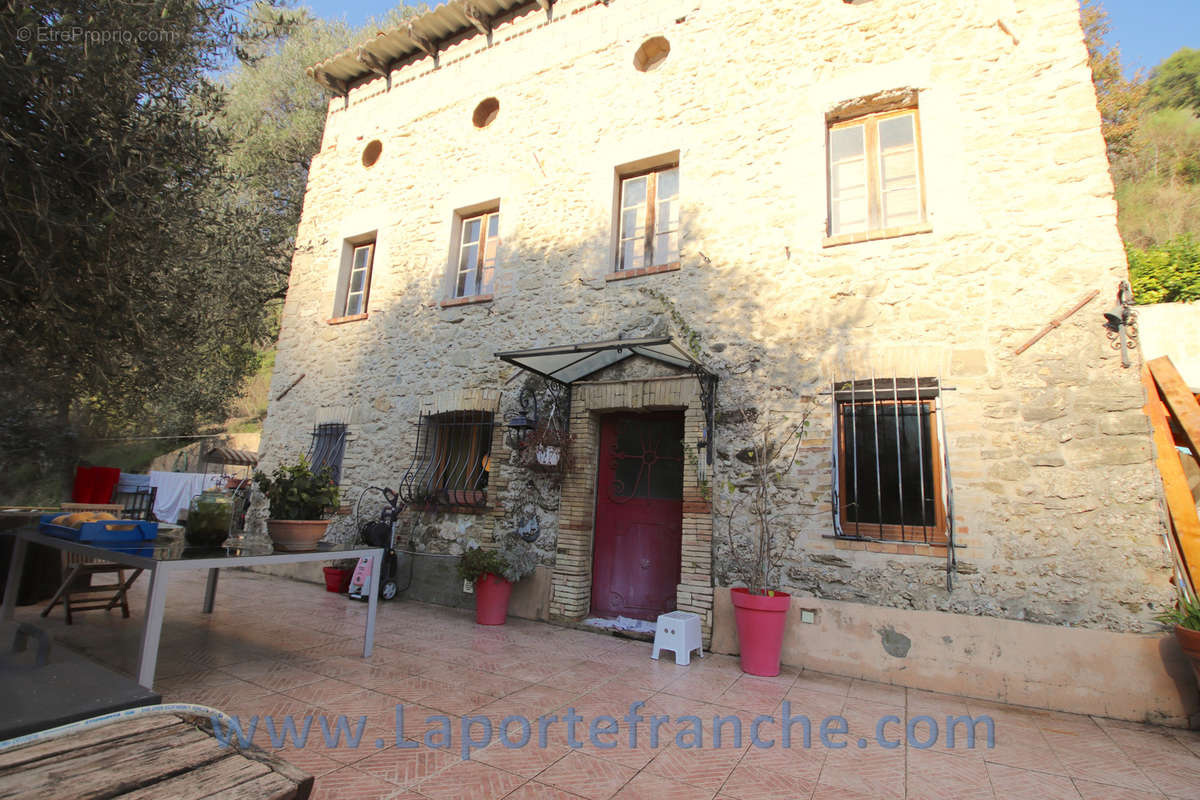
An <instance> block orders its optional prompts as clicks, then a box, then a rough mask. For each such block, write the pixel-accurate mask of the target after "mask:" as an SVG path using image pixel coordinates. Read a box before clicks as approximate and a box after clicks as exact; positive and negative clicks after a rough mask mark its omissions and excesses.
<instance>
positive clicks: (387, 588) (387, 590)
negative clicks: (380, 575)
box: [379, 581, 398, 600]
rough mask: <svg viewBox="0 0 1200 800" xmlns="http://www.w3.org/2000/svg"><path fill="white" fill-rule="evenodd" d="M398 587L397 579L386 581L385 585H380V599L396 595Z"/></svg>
mask: <svg viewBox="0 0 1200 800" xmlns="http://www.w3.org/2000/svg"><path fill="white" fill-rule="evenodd" d="M397 588H398V587H397V586H396V582H395V581H384V582H383V585H381V586H380V587H379V599H380V600H391V599H392V598H394V597H395V596H396V590H397Z"/></svg>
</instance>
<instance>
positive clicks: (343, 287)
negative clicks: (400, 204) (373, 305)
mask: <svg viewBox="0 0 1200 800" xmlns="http://www.w3.org/2000/svg"><path fill="white" fill-rule="evenodd" d="M364 248H366V249H367V250H368V254H367V264H366V267H365V269H364V270H362V271H363V273H364V274H363V284H362V290H361V291H360V292H351V291H350V287H351V286H352V284H353V281H354V275H355V272H356V270H355V257H356V255H357V254H358V252H359V251H361V250H363V249H364ZM378 252H379V232H378V231H377V230H375V231H370V232H369V233H363V234H359V235H357V236H347V237H346V238H344V239H342V249H341V255H340V257H339V261H338V273H337V282H336V283H335V284H334V292H333V316H332V317H330V318H329V319H328V320H327V322H328V323H329V324H331V325H337V324H341V323H343V322H354V321H357V320H364V319H367V317H368V315H369V308H370V302H371V281H372V280H373V279H374V277H375V256H376V255H377V254H378ZM360 295H361V297H362V306H361V308H360V309H359V310H358V311H355V312H354V313H349V312H350V302H351V299H352V298H354V297H358V296H360Z"/></svg>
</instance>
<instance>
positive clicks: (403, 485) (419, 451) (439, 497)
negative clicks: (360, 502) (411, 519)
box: [398, 409, 496, 513]
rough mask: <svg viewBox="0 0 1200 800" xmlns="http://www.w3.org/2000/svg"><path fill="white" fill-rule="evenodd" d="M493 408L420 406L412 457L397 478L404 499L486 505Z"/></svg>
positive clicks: (469, 507) (431, 504)
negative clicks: (430, 408)
mask: <svg viewBox="0 0 1200 800" xmlns="http://www.w3.org/2000/svg"><path fill="white" fill-rule="evenodd" d="M495 437H496V412H494V411H486V410H480V409H470V410H468V409H462V410H453V411H439V412H434V413H426V412H422V413H421V415H420V418H419V419H418V421H417V436H416V441H415V443H414V448H413V458H412V462H411V463H410V464H409V467H408V469H407V470H406V471H405V473H404V476H403V478H401V481H400V488H399V490H398V491H399V493H400V496H401V498H402V499H403V500H404V502H406V503H415V504H418V505H420V506H421V507H423V508H429V509H438V508H441V509H445V510H455V511H461V512H464V513H474V512H476V511H479V512H482V511H485V510H487V509H488V508H490V502H489V501H490V499H491V495H489V487H490V486H491V484H492V467H493V461H492V458H493V451H494V449H495V445H496V439H495Z"/></svg>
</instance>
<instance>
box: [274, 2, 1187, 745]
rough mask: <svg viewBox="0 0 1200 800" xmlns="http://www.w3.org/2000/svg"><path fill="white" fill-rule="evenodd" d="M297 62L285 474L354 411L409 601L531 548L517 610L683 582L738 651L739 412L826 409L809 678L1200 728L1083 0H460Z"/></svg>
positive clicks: (282, 369) (791, 650)
mask: <svg viewBox="0 0 1200 800" xmlns="http://www.w3.org/2000/svg"><path fill="white" fill-rule="evenodd" d="M310 74H311V75H312V76H313V77H314V79H316V80H318V81H319V82H320V83H322V84H323V85H325V86H326V87H328V88H330V89H331V92H332V94H333V95H334V96H333V97H332V98H331V101H330V106H329V115H328V118H327V121H326V127H325V134H324V140H323V143H322V146H321V150H320V152H319V153H318V154H317V155H316V157H315V158H314V159H313V162H312V167H311V172H310V177H309V185H308V191H307V195H306V199H305V206H304V212H303V216H302V219H301V223H300V227H299V231H298V235H297V250H296V255H295V259H294V262H293V268H292V275H291V283H290V286H289V291H288V295H287V300H286V303H285V306H284V313H283V321H282V329H281V334H280V338H279V345H278V356H277V366H276V370H275V374H274V376H273V379H272V391H271V402H270V406H269V410H268V416H267V420H266V423H265V426H264V436H263V448H262V462H263V464H264V466H267V467H270V466H271V465H273V464H275V463H279V462H280V461H283V460H287V459H292V458H294V457H295V456H297V455H300V454H303V453H304V452H305V451H306V450H307V449H308V448H309V446H310V441H311V435H312V431H313V426H314V425H315V424H317V423H321V422H329V421H335V422H341V423H344V424H346V425H347V426H348V428H347V430H348V433H349V438H348V442H347V444H346V447H345V451H344V456H343V458H342V483H343V486H344V487H345V488H346V491H347V495H346V496H347V497H348V498H349V499H350V500H351V501H353V500H354V499H356V498H357V497H358V495H359V493H360V490H363V489H365V488H366V487H382V486H387V487H393V488H394V487H397V486H401V487H407V489H408V492H407V499H408V500H409V501H410V505H409V509H408V511H407V512H406V518H405V520H406V521H405V522H403V523H402V525H401V528H402V533H403V536H404V540H405V543H406V545H407V547H408V548H409V549H410V550H411V552H412V554H413V555H412V556H411V559H412V574H413V582H412V585H411V586H410V588H409V592H408V596H410V597H414V598H416V599H432V600H435V601H438V602H446V603H452V604H463V605H467V604H469V603H470V602H471V599H472V598H471V597H470V595H467V594H464V592H463V587H462V586H461V585H459V584H458V583H457V581H456V580H455V579H454V577H453V565H454V556H456V555H457V554H458V553H460V552H461V549H462V547H464V546H465V545H466V544H467V543H468V542H471V541H475V542H479V543H482V544H483V545H485V546H493V545H497V546H508V544H510V543H512V542H516V541H517V540H518V539H520V540H521V541H525V540H527V539H532V544H531V545H529V546H530V547H532V548H533V550H534V554H535V556H536V558H537V560H538V563H539V566H538V569H537V572H536V573H535V575H534V576H532V577H531V578H530V579H528V580H526V581H524V582H522V584H521V585H520V586H519V588H518V593H517V598H516V609H517V611H518V613H521V614H523V615H528V616H533V617H538V618H544V619H551V620H563V621H580V620H583V619H585V618H587V617H588V616H589V615H590V614H593V613H598V614H599V615H600V616H605V615H612V613H613V612H620V611H621V610H622V609H623V608H626V609H628V610H629V611H630V613H631V615H633V616H638V615H639V612H642V613H641V615H642V616H646V615H647V614H646V613H644V612H646V610H647V609H650V610H653V606H654V604H655V603H658V607H660V608H661V607H665V606H668V605H671V606H673V607H678V608H680V609H685V610H692V611H695V612H697V613H698V614H700V616H701V618H702V619H703V621H704V630H705V636H706V639H708V640H710V641H711V642H712V645H713V647H714V648H716V649H718V650H720V649H725V650H731V649H733V648H735V647H736V638H735V637H734V636H733V634H732V622H731V616H730V611H729V601H728V587H729V586H730V585H734V584H737V583H738V582H740V581H745V580H747V579H748V578H749V575H748V574H747V573H746V570H745V569H744V567H743V562H744V559H742V558H741V557H740V556H741V555H742V554H744V551H745V550H747V549H748V548H750V547H751V542H750V540H749V537H748V535H747V534H748V532H749V531H751V530H752V529H753V527H752V525H751V522H752V520H751V518H750V516H749V515H748V513H747V504H746V502H745V500H746V498H747V496H748V493H749V492H750V489H751V488H752V483H753V482H752V480H751V472H752V470H753V460H754V449H753V442H754V435H755V431H756V430H758V429H759V428H760V427H761V426H763V425H767V426H769V427H770V428H771V431H770V437H776V438H775V439H773V441H776V440H778V439H780V438H781V437H782V436H783V435H784V434H785V433H786V431H787V430H788V426H789V425H793V426H794V425H797V424H799V423H800V421H801V420H803V421H804V428H803V437H802V439H801V440H800V441H799V446H798V449H796V450H795V451H794V453H795V464H794V466H792V468H791V469H790V470H789V471H788V472H787V473H786V474H785V475H783V476H782V477H780V478H779V480H778V481H776V484H775V486H774V488H773V490H772V491H773V495H772V508H773V509H774V511H775V512H776V513H775V516H774V519H773V530H774V536H773V538H772V548H771V561H772V575H771V580H772V582H773V583H774V584H776V585H778V586H779V587H780V588H783V589H785V590H787V591H789V592H791V593H793V597H794V599H793V613H792V614H791V617H790V620H789V634H788V635H789V639H788V643H787V645H786V648H785V661H788V662H789V663H793V664H796V665H800V666H809V667H813V668H818V669H828V670H831V671H835V672H839V673H842V674H853V675H856V676H862V677H871V678H874V679H883V680H892V681H895V682H898V683H905V684H907V685H914V686H920V687H922V688H929V689H935V690H939V691H959V692H962V693H965V694H970V695H973V696H979V697H994V698H998V699H1003V700H1007V701H1009V702H1027V703H1029V704H1031V705H1037V706H1042V707H1050V708H1061V709H1070V710H1084V711H1090V712H1097V713H1108V714H1110V715H1113V716H1122V717H1127V718H1150V719H1155V720H1160V721H1168V722H1180V721H1183V720H1185V719H1186V717H1187V715H1188V714H1189V713H1191V712H1193V711H1194V709H1195V703H1196V698H1195V696H1194V690H1189V689H1188V688H1187V686H1186V682H1185V681H1182V680H1180V679H1179V676H1180V675H1186V673H1185V672H1182V671H1181V670H1182V669H1184V668H1183V667H1182V665H1181V663H1179V661H1178V654H1177V653H1174V652H1173V651H1170V648H1169V647H1168V646H1163V647H1162V648H1160V644H1161V642H1162V637H1161V635H1160V634H1155V633H1153V632H1154V631H1156V630H1157V625H1156V623H1154V622H1153V615H1154V614H1155V613H1156V612H1157V611H1159V610H1161V609H1162V608H1164V607H1165V606H1166V605H1168V604H1169V603H1170V602H1171V601H1172V592H1171V589H1170V586H1169V585H1168V578H1169V576H1170V562H1169V557H1168V555H1167V553H1166V551H1165V548H1164V544H1163V532H1164V518H1163V515H1162V512H1161V510H1160V503H1159V488H1158V482H1157V478H1156V475H1155V472H1154V467H1153V463H1152V458H1153V454H1152V447H1151V439H1150V436H1149V428H1148V424H1147V422H1146V419H1145V417H1144V416H1143V414H1142V412H1141V407H1142V404H1143V390H1142V386H1141V383H1140V381H1139V375H1138V369H1137V365H1136V364H1135V365H1134V366H1133V367H1132V368H1123V367H1122V365H1121V361H1120V356H1119V354H1117V353H1116V352H1115V351H1114V350H1113V348H1112V346H1111V342H1110V341H1109V339H1108V337H1107V334H1106V332H1105V330H1104V329H1103V327H1102V325H1101V322H1102V317H1101V314H1100V312H1101V311H1102V310H1105V309H1106V308H1107V306H1108V305H1109V304H1110V303H1111V298H1112V297H1113V296H1114V294H1115V292H1116V288H1117V284H1118V282H1119V281H1120V280H1122V279H1124V278H1125V277H1126V265H1125V260H1124V253H1123V249H1122V246H1121V241H1120V239H1119V236H1118V233H1117V227H1116V206H1115V203H1114V200H1113V189H1112V184H1111V181H1110V179H1109V176H1108V171H1107V162H1106V160H1105V151H1104V143H1103V140H1102V138H1101V136H1100V128H1099V115H1098V112H1097V108H1096V98H1095V94H1094V90H1093V88H1092V85H1091V81H1090V74H1089V71H1088V67H1087V56H1086V51H1085V48H1084V44H1083V37H1082V32H1081V30H1080V24H1079V16H1078V7H1077V3H1076V1H1075V0H986V1H981V2H976V3H968V4H962V3H951V2H948V0H917V1H915V2H913V1H910V2H899V0H868V1H867V2H863V1H862V0H859V1H858V2H848V1H843V0H803V1H802V2H781V1H780V0H762V2H760V3H756V4H753V6H745V5H741V6H739V5H736V4H726V3H715V2H711V0H609V1H608V2H605V1H604V0H558V1H557V2H553V3H549V2H524V3H522V2H517V0H476V1H475V2H471V3H467V2H461V1H460V0H453V2H451V3H449V4H445V5H442V6H439V7H438V8H436V9H434V10H433V11H432V12H430V13H428V14H426V15H424V16H423V17H421V18H419V19H417V21H416V22H415V23H414V24H413V25H412V27H411V28H407V29H398V30H393V31H390V32H386V33H385V34H381V35H380V36H379V37H378V38H377V39H376V40H374V41H372V42H368V43H366V44H364V45H363V46H362V47H360V48H355V49H352V50H350V51H347V52H346V53H342V54H338V55H334V56H332V57H331V58H329V59H328V60H326V61H324V62H322V63H321V64H318V65H315V66H314V67H313V68H312V69H311V70H310ZM1097 289H1098V290H1100V292H1101V294H1100V298H1099V299H1098V300H1096V301H1094V302H1092V303H1091V304H1090V305H1088V306H1086V307H1085V308H1084V309H1083V310H1082V311H1081V312H1080V313H1078V314H1075V315H1074V316H1072V317H1070V318H1069V319H1068V320H1067V321H1066V322H1065V323H1064V324H1062V325H1061V326H1060V327H1058V328H1056V329H1054V330H1053V331H1051V332H1050V333H1049V334H1048V335H1046V336H1045V337H1044V338H1042V339H1041V340H1039V341H1038V342H1037V343H1036V344H1034V345H1033V346H1032V347H1030V348H1028V349H1027V350H1025V351H1023V352H1022V353H1020V354H1019V355H1018V354H1016V352H1015V351H1016V350H1017V349H1018V347H1019V346H1020V345H1022V344H1023V343H1024V342H1025V341H1027V340H1028V339H1030V338H1031V337H1032V336H1033V335H1034V333H1036V332H1037V331H1038V330H1039V329H1041V328H1042V327H1043V326H1044V325H1045V324H1046V323H1047V322H1049V321H1050V320H1051V319H1052V318H1054V317H1056V316H1057V315H1059V314H1060V313H1062V312H1063V311H1064V310H1066V309H1068V308H1070V307H1071V306H1072V305H1074V304H1075V303H1076V302H1077V301H1078V300H1079V299H1080V298H1081V297H1083V296H1085V295H1086V294H1087V293H1089V292H1090V291H1092V290H1097ZM668 340H669V341H668ZM625 342H630V344H623V343H625ZM577 345H584V347H582V348H579V347H575V349H574V350H572V349H571V347H568V346H577ZM497 353H503V354H507V360H505V359H503V358H498V357H497ZM571 353H574V354H575V355H574V356H572V355H571ZM585 357H586V359H587V360H586V361H581V360H582V359H584V358H585ZM574 362H580V363H581V366H578V367H571V366H570V365H571V364H572V363H574ZM521 366H525V367H529V369H521V368H520V367H521ZM535 372H540V373H543V375H549V376H550V378H551V379H546V378H544V377H543V376H539V375H536V374H535ZM710 376H711V378H710ZM554 377H558V378H559V379H561V382H556V381H555V380H553V378H554ZM714 385H715V390H714V391H711V392H710V391H707V389H708V388H709V387H713V386H714ZM534 401H536V403H537V406H538V409H537V415H538V418H539V420H540V423H539V425H540V428H539V429H536V430H535V431H534V434H533V435H535V436H536V435H539V434H540V433H544V432H545V431H544V428H545V425H546V424H547V421H548V420H554V421H555V422H554V423H553V425H552V432H553V433H555V435H557V436H559V437H560V439H559V440H560V441H561V443H562V444H563V445H564V446H565V449H566V451H567V452H568V455H567V456H564V457H563V458H564V459H565V460H564V462H563V463H564V465H565V466H567V467H568V468H567V469H565V470H562V474H561V475H559V474H555V472H554V471H553V470H551V471H550V472H547V471H544V470H539V469H536V468H533V467H531V459H530V456H531V452H532V450H531V448H529V447H523V446H522V443H523V441H524V443H528V441H529V440H528V439H526V440H522V439H521V436H522V435H525V436H528V435H529V433H528V432H526V433H525V434H522V433H521V432H520V430H518V429H513V428H510V427H509V426H508V423H509V422H510V421H511V420H512V419H513V417H515V416H516V415H518V414H521V413H524V414H525V415H526V416H532V415H533V412H534V409H533V402H534ZM455 425H457V426H458V427H454V426H455ZM622 437H624V438H622ZM652 463H654V464H657V465H658V468H659V472H657V473H656V472H654V469H655V467H654V466H650V465H651V464H652ZM663 465H667V466H663ZM622 470H624V471H622ZM451 473H455V475H456V476H457V477H451ZM653 475H658V476H660V477H659V478H654V477H651V476H653ZM656 480H658V481H660V482H661V481H664V480H665V481H666V483H663V484H662V485H660V486H659V485H656V484H655V481H656ZM906 480H907V487H905V486H904V483H905V481H906ZM668 484H669V485H668ZM630 486H633V488H630ZM663 487H667V488H663ZM906 490H907V496H906V495H905V491H906ZM402 494H403V492H402ZM370 497H374V498H375V499H374V500H371V499H369V498H370ZM377 500H378V497H377V495H371V494H370V493H368V499H364V507H367V508H370V507H372V503H376V504H377ZM634 501H636V502H634ZM638 509H641V510H638ZM364 513H365V512H364ZM639 514H640V515H642V516H639ZM353 529H354V524H353V522H352V521H351V520H349V519H343V520H341V521H340V522H339V523H338V524H337V525H336V526H335V531H336V533H335V535H343V536H348V535H353ZM618 529H619V531H618ZM614 531H616V532H614ZM520 534H525V536H524V537H521V536H520ZM656 537H657V538H656ZM664 537H665V538H664ZM647 542H651V544H647ZM639 548H643V549H639ZM663 559H666V562H667V567H666V570H667V572H669V573H670V574H671V575H676V574H677V575H678V578H677V579H672V580H670V581H665V579H664V578H663V577H662V576H663V574H665V573H663V572H662V564H661V563H660V562H661V561H662V560H663ZM601 562H603V564H602V563H601ZM639 565H641V569H642V571H641V572H639V569H638V567H639ZM655 576H657V577H655ZM664 581H665V583H669V584H670V585H669V586H664V585H662V584H664ZM648 584H655V585H652V586H648ZM639 592H640V593H642V594H644V595H645V596H644V597H643V596H641V595H640V594H639ZM634 595H638V597H637V598H635V597H634ZM606 598H607V599H606ZM638 598H640V599H638ZM647 598H649V599H647ZM622 604H624V605H622ZM800 611H804V612H806V613H803V614H801V613H799V612H800ZM898 642H899V643H900V644H897V643H898ZM905 642H907V644H904V643H905ZM1046 642H1054V643H1056V645H1058V646H1062V647H1066V648H1068V650H1069V651H1070V653H1071V655H1070V657H1069V663H1068V661H1064V660H1062V659H1063V658H1067V656H1065V655H1061V653H1059V654H1056V652H1047V650H1046V647H1045V643H1046ZM1160 649H1161V650H1163V651H1164V652H1166V655H1165V656H1164V655H1163V654H1162V653H1161V652H1160ZM1051 650H1055V648H1051ZM1114 653H1121V654H1122V655H1120V656H1119V657H1118V656H1114V655H1113V654H1114ZM1075 660H1082V661H1084V662H1086V663H1088V665H1089V666H1088V668H1087V669H1084V670H1080V669H1077V668H1075V667H1072V666H1070V664H1074V663H1075Z"/></svg>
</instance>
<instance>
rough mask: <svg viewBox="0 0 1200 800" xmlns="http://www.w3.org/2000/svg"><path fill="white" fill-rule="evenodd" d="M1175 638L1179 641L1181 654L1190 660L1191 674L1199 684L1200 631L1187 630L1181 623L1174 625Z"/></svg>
mask: <svg viewBox="0 0 1200 800" xmlns="http://www.w3.org/2000/svg"><path fill="white" fill-rule="evenodd" d="M1175 640H1176V641H1178V642H1179V646H1180V647H1181V648H1182V649H1183V654H1184V655H1185V656H1186V657H1187V660H1188V661H1189V662H1191V665H1192V674H1193V675H1195V676H1196V682H1197V683H1198V684H1200V631H1193V630H1188V629H1187V628H1184V627H1183V626H1181V625H1176V626H1175Z"/></svg>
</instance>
